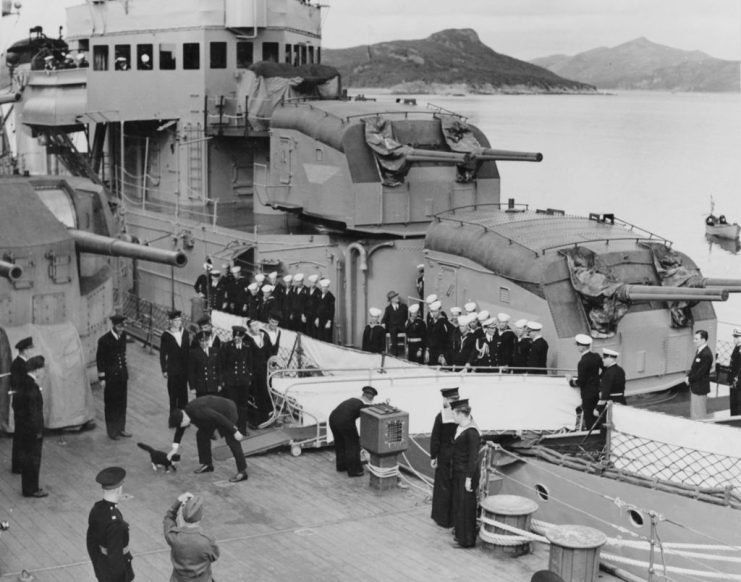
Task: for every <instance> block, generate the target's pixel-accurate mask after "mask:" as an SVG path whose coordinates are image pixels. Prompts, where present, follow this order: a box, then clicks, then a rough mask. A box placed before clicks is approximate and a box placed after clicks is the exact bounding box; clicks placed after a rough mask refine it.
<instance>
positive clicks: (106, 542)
mask: <svg viewBox="0 0 741 582" xmlns="http://www.w3.org/2000/svg"><path fill="white" fill-rule="evenodd" d="M124 477H126V471H124V470H123V469H122V468H121V467H108V468H107V469H103V470H102V471H101V472H100V473H98V476H97V477H96V478H95V480H96V481H97V482H98V483H100V485H101V487H103V499H102V500H100V501H98V502H97V503H96V504H95V505H93V508H92V510H90V516H89V517H88V521H87V523H88V525H87V553H88V555H89V556H90V561H91V562H92V563H93V570H94V571H95V577H96V578H97V579H98V582H130V581H131V580H133V579H134V570H133V568H132V567H131V552H130V551H129V524H128V523H126V522H125V521H124V518H123V515H121V512H120V511H119V509H118V502H119V501H120V500H121V495H122V493H123V481H124Z"/></svg>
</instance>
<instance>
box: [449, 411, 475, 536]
mask: <svg viewBox="0 0 741 582" xmlns="http://www.w3.org/2000/svg"><path fill="white" fill-rule="evenodd" d="M480 441H481V437H480V436H479V431H478V429H477V428H476V427H475V426H473V425H469V426H467V427H466V428H464V429H463V430H461V431H460V432H459V433H458V436H457V437H455V439H454V441H453V485H452V487H453V490H452V493H453V526H454V527H455V530H454V535H455V539H456V541H457V542H458V543H459V544H460V545H461V546H462V547H464V548H469V547H472V546H474V545H475V544H476V505H477V501H476V499H477V489H478V484H479V444H480ZM467 478H470V479H471V489H472V490H473V491H466V479H467Z"/></svg>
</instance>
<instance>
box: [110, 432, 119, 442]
mask: <svg viewBox="0 0 741 582" xmlns="http://www.w3.org/2000/svg"><path fill="white" fill-rule="evenodd" d="M108 438H109V439H111V440H112V441H117V440H119V439H120V438H121V437H120V436H119V435H117V434H114V435H110V434H109V435H108Z"/></svg>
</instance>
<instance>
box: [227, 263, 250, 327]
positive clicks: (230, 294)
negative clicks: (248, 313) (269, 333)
mask: <svg viewBox="0 0 741 582" xmlns="http://www.w3.org/2000/svg"><path fill="white" fill-rule="evenodd" d="M229 272H230V273H231V279H230V280H229V283H228V285H227V289H226V294H227V301H226V303H227V306H226V310H225V311H226V312H227V313H232V314H234V315H242V312H243V311H244V305H245V303H246V301H247V297H246V289H247V284H248V283H247V279H245V278H244V277H242V267H240V266H239V265H234V266H233V267H231V268H230V269H229Z"/></svg>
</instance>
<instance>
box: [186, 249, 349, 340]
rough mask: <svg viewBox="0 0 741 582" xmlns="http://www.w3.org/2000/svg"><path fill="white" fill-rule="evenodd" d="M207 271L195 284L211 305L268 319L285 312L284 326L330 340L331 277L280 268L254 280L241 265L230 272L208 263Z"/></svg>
mask: <svg viewBox="0 0 741 582" xmlns="http://www.w3.org/2000/svg"><path fill="white" fill-rule="evenodd" d="M204 268H205V269H206V273H204V274H202V275H201V276H199V277H198V280H197V281H196V283H195V285H194V288H195V290H196V292H197V293H198V294H199V295H200V296H201V297H203V298H204V299H205V300H206V301H207V303H208V307H209V309H211V310H213V309H216V310H219V311H224V312H226V313H231V314H233V315H238V316H240V317H246V318H249V319H256V320H258V321H262V322H264V323H267V321H268V317H269V315H270V313H274V312H280V313H281V314H282V315H283V322H282V327H284V328H286V329H290V330H292V331H298V332H302V333H305V334H307V335H309V336H311V337H314V338H317V339H320V340H322V341H326V342H331V341H332V339H333V338H332V334H333V329H334V317H335V297H334V295H333V294H332V292H331V291H330V290H329V286H330V283H331V281H330V280H329V279H326V278H323V279H320V278H319V275H317V274H313V275H309V276H308V277H304V275H303V273H296V274H295V275H285V276H284V277H283V278H282V279H281V280H278V273H277V271H273V272H272V273H269V274H267V275H265V274H263V273H258V274H256V275H255V278H254V281H251V282H250V281H248V280H247V279H246V278H244V277H242V274H241V271H242V269H241V267H239V266H235V267H231V268H230V269H229V273H228V276H225V277H221V272H220V271H218V270H214V269H212V268H211V267H210V263H205V264H204Z"/></svg>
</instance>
